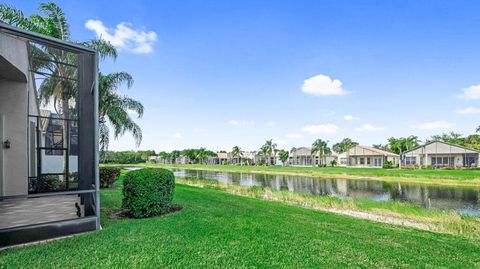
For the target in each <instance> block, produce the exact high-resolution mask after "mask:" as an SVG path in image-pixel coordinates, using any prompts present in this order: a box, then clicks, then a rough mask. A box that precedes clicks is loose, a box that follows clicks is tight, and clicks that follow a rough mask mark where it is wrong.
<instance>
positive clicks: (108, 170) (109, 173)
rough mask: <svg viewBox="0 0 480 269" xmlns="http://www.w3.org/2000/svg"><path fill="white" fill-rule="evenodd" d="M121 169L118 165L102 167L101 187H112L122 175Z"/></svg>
mask: <svg viewBox="0 0 480 269" xmlns="http://www.w3.org/2000/svg"><path fill="white" fill-rule="evenodd" d="M120 170H121V169H120V168H118V167H100V171H99V172H100V187H102V188H110V187H112V184H113V182H115V181H117V180H118V178H119V177H120Z"/></svg>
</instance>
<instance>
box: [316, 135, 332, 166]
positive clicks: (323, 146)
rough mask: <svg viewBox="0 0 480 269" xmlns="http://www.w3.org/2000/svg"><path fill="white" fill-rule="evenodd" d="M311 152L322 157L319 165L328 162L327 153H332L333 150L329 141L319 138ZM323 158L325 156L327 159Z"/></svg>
mask: <svg viewBox="0 0 480 269" xmlns="http://www.w3.org/2000/svg"><path fill="white" fill-rule="evenodd" d="M311 153H312V155H316V154H318V156H319V159H320V162H319V164H318V165H319V166H320V165H321V164H326V155H328V154H331V153H332V150H331V149H330V148H329V147H328V141H323V140H322V139H317V140H315V142H313V144H312V149H311ZM323 158H325V160H324V159H323Z"/></svg>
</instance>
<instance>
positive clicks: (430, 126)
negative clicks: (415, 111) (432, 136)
mask: <svg viewBox="0 0 480 269" xmlns="http://www.w3.org/2000/svg"><path fill="white" fill-rule="evenodd" d="M452 126H453V124H451V123H450V122H447V121H443V120H439V121H431V122H424V123H420V124H417V125H414V126H412V127H413V128H415V129H420V130H434V129H445V128H449V127H452Z"/></svg>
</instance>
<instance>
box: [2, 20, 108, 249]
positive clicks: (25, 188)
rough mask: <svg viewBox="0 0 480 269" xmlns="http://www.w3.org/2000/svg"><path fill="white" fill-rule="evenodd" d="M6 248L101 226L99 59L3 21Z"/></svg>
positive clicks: (93, 52) (76, 46)
mask: <svg viewBox="0 0 480 269" xmlns="http://www.w3.org/2000/svg"><path fill="white" fill-rule="evenodd" d="M0 63H1V64H0V140H1V149H0V247H2V246H8V245H12V244H18V243H25V242H30V241H35V240H42V239H49V238H53V237H57V236H64V235H69V234H73V233H78V232H84V231H89V230H95V229H98V228H99V227H100V224H99V198H98V197H99V195H98V156H97V152H98V151H97V148H98V146H97V143H98V139H97V137H98V134H97V130H98V127H97V118H98V117H97V98H98V97H97V96H98V94H97V91H98V90H97V73H98V72H97V56H96V53H95V51H93V50H91V49H88V48H85V47H83V46H79V45H77V44H73V43H68V42H64V41H60V40H56V39H53V38H50V37H46V36H42V35H39V34H35V33H31V32H27V31H24V30H20V29H18V28H14V27H11V26H8V25H6V24H3V23H0Z"/></svg>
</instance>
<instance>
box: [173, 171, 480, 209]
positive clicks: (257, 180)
mask: <svg viewBox="0 0 480 269" xmlns="http://www.w3.org/2000/svg"><path fill="white" fill-rule="evenodd" d="M172 171H173V172H174V173H175V176H177V177H191V178H198V179H215V180H217V181H219V182H222V183H225V184H237V185H240V186H262V187H270V188H272V189H275V190H288V191H291V192H297V193H302V194H311V195H331V196H335V197H338V198H340V199H346V198H353V199H372V200H375V201H388V200H393V201H401V202H411V203H416V204H418V205H420V206H422V207H425V208H437V209H441V210H454V211H457V212H460V213H462V214H467V215H472V216H480V190H479V189H468V188H452V187H443V186H426V185H417V184H406V183H400V182H381V181H372V180H350V179H318V178H312V177H304V176H287V175H268V174H249V173H226V172H213V171H202V170H192V169H172Z"/></svg>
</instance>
